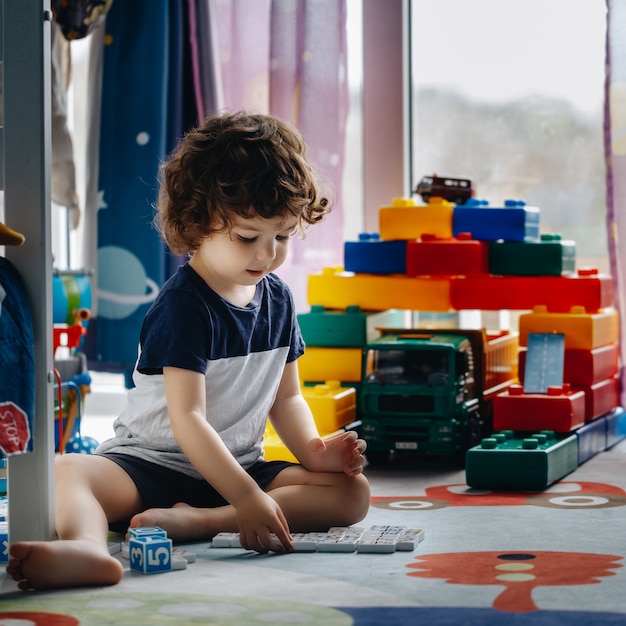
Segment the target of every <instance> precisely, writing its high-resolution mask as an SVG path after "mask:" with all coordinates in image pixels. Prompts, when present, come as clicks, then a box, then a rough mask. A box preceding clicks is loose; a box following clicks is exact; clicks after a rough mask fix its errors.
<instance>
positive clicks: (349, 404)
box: [263, 306, 368, 461]
mask: <svg viewBox="0 0 626 626" xmlns="http://www.w3.org/2000/svg"><path fill="white" fill-rule="evenodd" d="M298 324H299V326H300V329H301V331H302V336H303V338H304V341H305V343H306V346H307V348H306V352H305V353H304V355H302V357H300V359H298V369H299V374H300V379H301V382H302V394H303V396H304V399H305V400H306V401H307V403H308V405H309V407H310V408H311V412H312V413H313V417H314V418H315V423H316V425H317V428H318V430H319V432H320V435H321V436H322V437H323V438H324V437H330V436H333V435H335V434H337V433H338V432H340V431H342V430H345V429H347V428H353V427H354V424H355V421H356V419H357V389H358V387H359V382H360V379H361V359H362V349H363V347H364V346H365V343H366V341H367V333H368V314H367V313H365V312H363V311H362V310H361V308H360V307H358V306H348V307H347V308H346V309H345V310H343V311H329V310H325V309H324V307H322V306H313V307H311V310H310V312H308V313H300V314H299V315H298ZM263 449H264V455H265V458H266V459H269V460H276V459H282V460H287V461H289V460H290V461H294V460H295V458H294V456H293V455H292V453H291V452H290V451H289V450H288V449H287V448H286V447H285V445H284V444H283V442H282V441H281V440H280V438H279V436H278V434H277V433H276V432H275V431H274V429H273V428H272V425H271V424H270V423H268V425H267V428H266V430H265V437H264V445H263Z"/></svg>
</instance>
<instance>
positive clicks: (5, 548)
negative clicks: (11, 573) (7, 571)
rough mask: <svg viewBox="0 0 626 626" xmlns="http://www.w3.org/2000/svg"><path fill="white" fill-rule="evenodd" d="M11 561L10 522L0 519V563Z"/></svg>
mask: <svg viewBox="0 0 626 626" xmlns="http://www.w3.org/2000/svg"><path fill="white" fill-rule="evenodd" d="M8 561H9V522H7V521H6V520H3V521H0V563H7V562H8Z"/></svg>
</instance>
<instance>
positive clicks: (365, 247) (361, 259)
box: [343, 233, 406, 274]
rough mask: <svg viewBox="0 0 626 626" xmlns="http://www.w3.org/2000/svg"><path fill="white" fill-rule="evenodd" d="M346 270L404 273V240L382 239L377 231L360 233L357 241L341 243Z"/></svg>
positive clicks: (367, 272) (369, 272)
mask: <svg viewBox="0 0 626 626" xmlns="http://www.w3.org/2000/svg"><path fill="white" fill-rule="evenodd" d="M343 265H344V268H345V270H346V271H347V272H356V273H361V274H405V273H406V241H400V240H397V241H382V240H381V239H380V236H379V235H378V234H377V233H361V234H360V235H359V240H358V241H346V242H345V243H344V244H343Z"/></svg>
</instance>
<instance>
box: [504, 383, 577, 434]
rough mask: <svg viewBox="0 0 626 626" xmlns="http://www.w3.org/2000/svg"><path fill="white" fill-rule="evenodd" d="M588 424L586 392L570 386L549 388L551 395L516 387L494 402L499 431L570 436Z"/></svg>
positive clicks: (510, 388) (512, 387)
mask: <svg viewBox="0 0 626 626" xmlns="http://www.w3.org/2000/svg"><path fill="white" fill-rule="evenodd" d="M584 423H585V392H584V391H573V390H572V389H571V387H570V386H569V385H563V387H548V392H547V393H545V394H543V393H524V388H523V387H522V386H521V385H513V386H511V387H509V389H508V390H507V391H506V392H504V393H501V394H498V395H497V396H496V397H495V398H494V399H493V428H494V430H496V431H499V430H516V431H522V432H524V431H533V432H535V431H538V430H553V431H554V432H557V433H569V432H571V431H573V430H576V429H577V428H580V427H581V426H582V425H583V424H584Z"/></svg>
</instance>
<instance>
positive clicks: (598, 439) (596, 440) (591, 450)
mask: <svg viewBox="0 0 626 626" xmlns="http://www.w3.org/2000/svg"><path fill="white" fill-rule="evenodd" d="M606 430H607V425H606V418H605V417H604V416H603V417H599V418H598V419H595V420H593V421H592V422H589V423H587V424H585V425H584V426H581V427H580V428H579V429H578V430H576V432H575V434H576V437H578V465H581V464H582V463H585V462H586V461H588V460H589V459H590V458H591V457H592V456H595V455H596V454H598V452H603V451H604V450H606Z"/></svg>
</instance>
